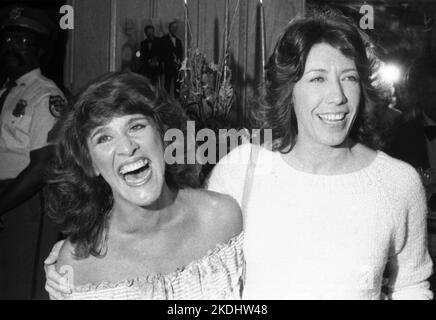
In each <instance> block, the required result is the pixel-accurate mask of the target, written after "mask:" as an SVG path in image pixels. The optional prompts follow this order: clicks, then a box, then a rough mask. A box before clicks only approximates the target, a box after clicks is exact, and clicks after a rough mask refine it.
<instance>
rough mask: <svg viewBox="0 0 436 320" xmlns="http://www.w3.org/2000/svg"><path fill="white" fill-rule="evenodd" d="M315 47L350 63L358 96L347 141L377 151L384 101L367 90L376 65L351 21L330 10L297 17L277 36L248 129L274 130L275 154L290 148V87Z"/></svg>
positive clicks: (293, 118) (293, 136) (293, 132)
mask: <svg viewBox="0 0 436 320" xmlns="http://www.w3.org/2000/svg"><path fill="white" fill-rule="evenodd" d="M319 43H327V44H329V45H331V46H333V47H334V48H336V49H338V50H340V51H341V52H342V54H344V55H345V56H346V57H349V58H352V59H354V61H355V64H356V67H357V71H358V73H359V76H360V79H361V88H362V96H361V100H360V101H361V102H360V106H359V111H358V114H357V116H356V120H355V122H354V124H353V127H352V128H351V132H350V137H351V138H352V139H354V140H355V141H356V142H360V143H363V144H365V145H367V146H369V147H371V148H374V149H380V148H381V147H382V145H383V138H382V131H383V127H384V126H383V124H381V123H379V120H380V118H381V117H380V115H379V113H380V112H382V111H381V109H385V108H380V107H378V105H379V104H381V103H384V101H382V99H381V98H380V96H381V95H380V94H379V92H377V90H376V89H375V88H374V87H373V86H372V85H371V79H370V76H371V74H372V69H373V67H374V64H375V60H374V59H373V58H372V56H371V55H370V54H368V53H367V49H369V41H368V39H366V37H365V35H364V34H363V33H362V32H361V31H360V30H359V29H358V28H357V27H356V26H355V25H354V23H353V22H352V21H351V20H349V19H348V18H346V17H345V16H343V15H342V14H340V13H338V12H335V11H331V10H324V11H320V10H318V11H313V12H311V13H310V15H309V16H307V17H305V18H296V19H295V20H293V21H291V22H290V23H289V24H288V26H287V27H286V28H285V30H284V32H283V33H282V34H281V35H280V37H279V39H278V41H277V43H276V45H275V48H274V51H273V53H272V55H271V56H270V57H269V60H268V63H267V66H266V73H265V74H266V76H265V85H264V88H263V91H264V92H263V94H262V96H261V98H260V99H259V103H257V104H255V105H254V107H253V108H252V112H251V119H250V120H251V121H250V122H251V123H250V124H251V126H252V127H254V128H259V129H272V131H273V140H274V145H273V146H272V149H273V150H275V151H277V150H278V151H280V152H283V153H286V152H289V151H290V150H291V149H292V147H293V146H294V145H295V143H296V139H297V134H298V129H297V120H296V115H295V112H294V109H293V107H292V96H293V89H294V84H295V83H296V82H297V81H298V80H300V79H301V77H302V76H303V73H304V68H305V64H306V60H307V56H308V54H309V51H310V50H311V48H312V47H313V46H314V45H315V44H319ZM368 51H370V50H368Z"/></svg>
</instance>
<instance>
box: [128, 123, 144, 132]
mask: <svg viewBox="0 0 436 320" xmlns="http://www.w3.org/2000/svg"><path fill="white" fill-rule="evenodd" d="M143 128H145V124H142V123H137V124H134V125H133V126H132V127H131V128H130V129H131V130H133V131H137V130H141V129H143Z"/></svg>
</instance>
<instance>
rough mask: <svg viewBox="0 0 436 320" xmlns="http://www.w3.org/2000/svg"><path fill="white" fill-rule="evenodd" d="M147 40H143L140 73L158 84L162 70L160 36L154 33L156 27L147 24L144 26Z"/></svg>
mask: <svg viewBox="0 0 436 320" xmlns="http://www.w3.org/2000/svg"><path fill="white" fill-rule="evenodd" d="M144 34H145V40H144V41H142V42H141V51H140V53H141V55H140V60H141V69H140V73H141V74H142V75H144V76H146V77H147V78H148V79H150V80H151V81H152V82H153V83H154V84H157V82H158V79H159V76H160V74H161V72H162V68H161V64H160V62H159V40H160V39H159V38H156V37H155V35H154V27H153V26H152V25H147V26H146V27H145V28H144Z"/></svg>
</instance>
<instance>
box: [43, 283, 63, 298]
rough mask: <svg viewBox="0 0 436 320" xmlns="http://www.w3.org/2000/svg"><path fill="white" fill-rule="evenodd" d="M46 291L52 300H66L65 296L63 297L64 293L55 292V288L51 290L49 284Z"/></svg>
mask: <svg viewBox="0 0 436 320" xmlns="http://www.w3.org/2000/svg"><path fill="white" fill-rule="evenodd" d="M45 291H47V293H48V295H49V297H50V300H65V298H66V297H65V296H64V295H62V293H60V292H58V291H56V290H53V288H50V287H49V286H47V284H46V285H45Z"/></svg>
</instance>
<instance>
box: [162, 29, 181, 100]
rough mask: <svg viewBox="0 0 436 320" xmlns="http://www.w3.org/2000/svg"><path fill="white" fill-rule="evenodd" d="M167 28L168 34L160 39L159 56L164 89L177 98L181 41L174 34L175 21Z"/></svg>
mask: <svg viewBox="0 0 436 320" xmlns="http://www.w3.org/2000/svg"><path fill="white" fill-rule="evenodd" d="M168 30H169V32H168V34H166V35H164V36H163V37H162V38H161V40H160V42H161V45H160V58H161V61H162V64H163V70H164V75H165V89H166V90H167V92H168V93H170V94H171V95H173V96H174V97H175V98H177V97H178V96H179V91H180V84H179V83H178V81H177V78H178V74H179V68H180V66H181V62H182V59H183V46H182V41H181V40H180V39H179V38H177V35H176V34H177V22H175V21H173V22H171V23H170V24H169V26H168Z"/></svg>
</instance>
